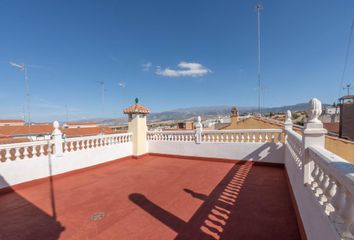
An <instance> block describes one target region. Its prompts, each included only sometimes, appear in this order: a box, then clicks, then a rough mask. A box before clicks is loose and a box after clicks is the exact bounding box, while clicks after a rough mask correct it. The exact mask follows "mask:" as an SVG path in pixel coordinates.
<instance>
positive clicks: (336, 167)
mask: <svg viewBox="0 0 354 240" xmlns="http://www.w3.org/2000/svg"><path fill="white" fill-rule="evenodd" d="M308 151H309V154H310V157H311V159H312V160H313V161H315V162H316V163H317V164H318V165H319V166H320V167H321V168H323V169H324V170H325V171H326V172H327V173H328V174H330V175H331V176H332V177H334V178H335V179H336V180H337V181H338V182H339V183H340V184H341V185H343V186H344V187H345V188H346V189H347V190H348V191H349V192H350V194H351V195H352V196H354V165H352V164H351V163H349V162H348V161H346V160H345V159H343V158H341V157H339V156H338V155H336V154H334V153H332V152H330V151H328V150H326V149H325V148H322V147H314V146H310V147H308Z"/></svg>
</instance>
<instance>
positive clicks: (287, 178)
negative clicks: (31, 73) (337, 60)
mask: <svg viewBox="0 0 354 240" xmlns="http://www.w3.org/2000/svg"><path fill="white" fill-rule="evenodd" d="M320 114H321V103H320V102H319V101H318V100H317V99H313V100H311V101H310V104H309V111H308V121H307V123H306V125H305V128H304V129H303V132H302V134H299V133H297V132H295V131H294V130H293V128H292V122H291V117H290V116H291V113H290V112H288V113H287V118H286V121H285V122H284V128H283V129H279V128H278V129H242V130H218V131H211V130H203V129H202V126H201V123H200V118H198V121H197V122H196V130H195V131H194V130H193V131H175V132H173V131H166V132H162V131H148V130H147V127H146V114H145V113H132V114H131V115H130V116H129V133H125V134H109V135H98V136H89V137H77V138H63V136H62V132H61V131H60V129H59V124H58V123H57V122H56V123H54V131H53V133H52V138H51V140H47V141H37V142H30V143H16V144H4V145H0V160H1V162H0V177H1V178H0V192H1V193H2V194H1V195H0V239H316V240H317V239H319V240H327V239H328V240H333V239H354V236H353V235H354V166H353V165H352V164H350V163H349V162H347V161H346V160H344V159H342V158H340V157H339V156H337V155H335V154H334V153H332V152H330V151H328V150H326V149H325V148H324V143H325V134H326V130H325V129H324V128H323V125H322V123H321V122H320V121H319V120H318V116H319V115H320Z"/></svg>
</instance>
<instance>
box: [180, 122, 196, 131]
mask: <svg viewBox="0 0 354 240" xmlns="http://www.w3.org/2000/svg"><path fill="white" fill-rule="evenodd" d="M193 124H194V123H193V121H185V122H178V123H177V128H178V129H183V130H193V129H194V125H193Z"/></svg>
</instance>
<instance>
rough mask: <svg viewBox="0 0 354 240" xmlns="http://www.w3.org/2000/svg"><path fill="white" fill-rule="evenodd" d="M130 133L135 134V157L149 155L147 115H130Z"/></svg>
mask: <svg viewBox="0 0 354 240" xmlns="http://www.w3.org/2000/svg"><path fill="white" fill-rule="evenodd" d="M128 132H130V133H132V134H133V139H132V143H133V155H134V156H136V157H137V156H140V155H143V154H146V153H147V140H146V137H147V125H146V115H145V114H140V113H139V114H130V116H129V123H128Z"/></svg>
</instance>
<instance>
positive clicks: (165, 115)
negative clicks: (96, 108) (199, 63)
mask: <svg viewBox="0 0 354 240" xmlns="http://www.w3.org/2000/svg"><path fill="white" fill-rule="evenodd" d="M323 106H324V107H326V106H329V105H328V104H323ZM307 107H308V103H299V104H295V105H288V106H281V107H271V108H264V109H263V113H269V112H273V113H278V112H285V111H287V110H290V111H292V112H297V111H306V109H307ZM231 108H232V106H204V107H191V108H178V109H174V110H170V111H163V112H158V113H151V114H149V116H148V121H149V122H160V121H173V120H175V121H181V120H188V119H190V120H192V119H195V117H196V116H201V117H203V118H213V117H215V118H216V117H219V116H229V114H230V110H231ZM237 108H238V110H239V111H240V114H244V113H252V112H257V107H237ZM90 120H92V121H96V122H98V123H101V124H105V125H122V124H127V117H122V118H115V119H98V118H97V119H90Z"/></svg>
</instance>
